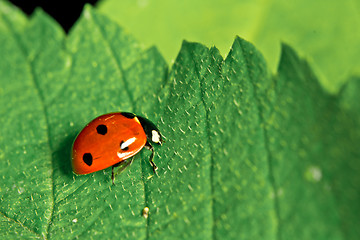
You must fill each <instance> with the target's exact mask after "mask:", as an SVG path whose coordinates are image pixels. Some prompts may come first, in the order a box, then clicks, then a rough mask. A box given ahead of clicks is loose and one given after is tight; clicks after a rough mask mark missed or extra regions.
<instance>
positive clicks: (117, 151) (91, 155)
mask: <svg viewBox="0 0 360 240" xmlns="http://www.w3.org/2000/svg"><path fill="white" fill-rule="evenodd" d="M150 143H156V144H159V145H161V143H162V136H161V134H160V132H159V130H158V129H157V127H156V126H155V125H154V124H153V123H152V122H151V121H149V120H148V119H146V118H143V117H140V116H137V115H135V114H133V113H128V112H117V113H109V114H105V115H102V116H100V117H97V118H95V119H94V120H92V121H91V122H90V123H89V124H88V125H86V126H85V128H84V129H83V130H82V131H81V132H80V133H79V135H78V136H77V137H76V139H75V141H74V144H73V148H72V167H73V171H74V172H75V173H76V174H88V173H92V172H96V171H99V170H102V169H105V168H108V167H110V166H112V172H111V179H112V182H113V183H114V178H115V176H114V168H115V167H117V166H119V171H118V173H120V172H121V171H123V170H124V169H125V168H126V167H127V166H129V165H130V164H131V162H132V157H133V156H134V155H135V154H136V153H138V152H139V151H140V150H141V149H142V148H143V147H145V148H146V149H149V150H151V156H150V159H149V161H150V164H151V166H152V168H153V170H154V173H156V170H157V166H156V165H155V163H154V162H153V158H154V148H153V147H152V145H151V144H150Z"/></svg>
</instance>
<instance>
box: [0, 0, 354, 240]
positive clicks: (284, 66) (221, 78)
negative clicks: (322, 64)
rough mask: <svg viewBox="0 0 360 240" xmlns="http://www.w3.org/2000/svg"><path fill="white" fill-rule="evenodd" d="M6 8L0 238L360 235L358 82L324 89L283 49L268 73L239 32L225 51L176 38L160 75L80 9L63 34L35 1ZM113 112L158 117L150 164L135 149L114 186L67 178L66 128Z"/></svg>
mask: <svg viewBox="0 0 360 240" xmlns="http://www.w3.org/2000/svg"><path fill="white" fill-rule="evenodd" d="M6 7H8V8H10V9H12V7H11V6H8V5H6ZM3 9H6V8H3ZM14 11H15V10H12V11H0V17H1V18H2V19H6V21H4V22H5V23H4V24H3V25H2V26H5V28H0V29H1V30H0V42H1V46H4V47H2V48H0V51H1V56H7V57H6V58H4V59H3V60H1V61H0V74H1V77H0V81H1V87H0V93H1V95H0V104H1V105H2V106H4V107H3V108H2V109H1V113H2V115H3V116H6V117H3V118H1V126H2V128H1V135H0V146H1V148H0V164H1V165H0V166H1V168H0V169H1V170H0V173H1V177H2V181H1V183H0V198H1V203H0V211H1V213H0V217H1V221H0V234H1V236H2V237H3V238H5V239H14V238H33V239H36V238H40V239H41V238H42V239H57V238H59V236H61V238H62V239H72V238H90V239H96V238H98V237H99V236H101V237H103V238H110V237H111V238H114V237H115V238H126V239H169V238H171V239H309V238H315V239H356V236H358V235H359V232H358V230H357V227H356V226H357V225H358V224H359V220H358V217H357V216H358V213H359V210H360V209H359V207H358V204H357V202H358V200H359V199H360V196H359V195H360V194H359V191H358V188H357V186H358V184H359V182H360V179H359V177H358V174H357V173H358V170H359V163H358V159H359V154H360V153H359V150H358V147H357V144H356V143H358V142H359V139H360V132H359V130H358V129H360V128H359V125H360V114H359V113H360V112H359V110H360V107H359V104H358V102H357V97H356V96H357V95H356V94H357V92H358V90H359V87H360V86H359V80H358V79H351V80H349V82H348V84H347V85H344V87H343V89H342V91H341V92H340V93H339V95H336V96H335V95H331V94H329V93H327V92H326V91H324V90H323V89H322V88H321V86H320V84H319V82H318V80H317V79H316V77H315V75H314V74H313V72H312V70H311V68H310V67H309V66H308V64H307V63H306V62H305V61H303V60H301V59H300V58H299V57H298V56H297V54H296V53H295V52H294V51H293V50H292V49H291V48H290V47H289V46H287V45H284V46H283V47H282V49H283V50H282V57H281V62H280V65H279V68H278V74H277V75H275V76H272V75H271V74H270V73H269V72H268V69H267V65H266V62H265V60H264V58H263V57H262V55H261V54H260V52H259V51H258V50H257V49H256V48H255V47H254V46H253V45H252V44H250V43H249V42H247V41H245V40H242V39H240V38H236V39H235V41H234V43H233V46H232V48H231V51H230V52H229V54H228V56H227V58H226V59H223V58H222V56H221V55H220V53H219V51H218V50H217V49H216V48H210V49H209V48H207V47H205V46H204V45H202V44H198V43H191V42H184V43H183V45H182V47H181V51H180V52H179V55H178V57H177V59H176V61H175V62H174V65H173V66H172V67H171V70H170V71H169V70H168V66H167V64H166V62H165V60H164V59H163V58H162V56H161V54H159V52H158V51H157V49H156V48H150V49H147V50H143V49H142V48H140V47H139V44H138V43H137V42H136V41H135V40H134V39H133V38H132V37H131V36H130V35H128V34H126V33H125V32H124V31H123V30H122V29H121V28H119V27H118V26H117V25H116V24H115V23H114V22H112V21H110V20H108V19H107V18H105V17H104V16H102V15H100V14H98V13H96V11H94V10H93V9H92V8H91V7H86V8H85V10H84V13H83V15H82V17H81V19H80V20H79V22H78V23H77V25H76V26H75V27H74V28H73V30H72V31H71V33H70V34H69V36H67V37H66V36H65V35H64V33H63V32H62V30H61V29H60V27H59V26H58V25H57V24H56V23H55V22H54V21H53V20H52V19H50V18H49V17H48V16H47V15H46V14H44V13H43V12H42V11H40V10H38V11H37V12H36V13H35V14H34V16H32V18H31V19H30V20H26V21H25V23H24V25H23V27H22V28H15V27H13V24H16V23H17V20H13V19H21V18H22V16H19V17H14V16H12V17H9V16H8V14H10V13H11V14H13V12H14ZM15 12H16V11H15ZM17 14H21V13H18V12H17ZM3 29H5V30H3ZM114 111H129V112H135V113H137V114H140V115H143V116H145V117H148V118H149V119H151V120H152V121H153V122H154V123H155V124H156V125H157V126H158V127H159V129H160V130H161V132H162V133H163V135H164V136H165V138H166V141H165V143H164V144H163V146H161V147H157V148H156V155H155V162H156V163H157V165H158V167H159V171H158V175H153V174H152V170H151V167H150V165H149V163H148V161H147V159H148V157H149V155H150V154H149V152H148V151H145V150H144V151H142V152H141V153H140V154H139V155H137V156H136V157H135V161H134V163H133V164H132V165H131V167H129V168H128V169H127V170H126V171H125V172H124V173H122V174H121V175H119V176H118V177H117V178H116V185H114V186H113V185H112V184H111V179H110V174H111V169H105V170H103V171H99V172H96V173H92V174H89V175H84V176H75V175H74V174H73V173H72V170H71V164H70V151H71V146H72V142H73V140H74V138H75V137H76V134H77V133H78V132H79V131H80V130H81V129H82V127H83V126H84V125H86V123H88V122H89V121H90V120H92V119H93V118H95V117H96V116H98V115H101V114H104V113H107V112H114ZM144 207H149V209H150V213H149V218H147V219H145V218H143V217H142V210H143V208H144Z"/></svg>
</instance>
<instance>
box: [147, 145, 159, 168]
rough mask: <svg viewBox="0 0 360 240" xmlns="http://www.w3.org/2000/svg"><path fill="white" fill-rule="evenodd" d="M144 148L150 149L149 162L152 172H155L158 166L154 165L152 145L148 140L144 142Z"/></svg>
mask: <svg viewBox="0 0 360 240" xmlns="http://www.w3.org/2000/svg"><path fill="white" fill-rule="evenodd" d="M145 148H146V149H148V150H150V151H151V155H150V158H149V162H150V164H151V166H152V168H153V171H154V173H155V174H156V170H157V169H158V167H157V166H156V165H155V163H154V162H153V158H154V148H153V146H151V144H150V143H149V141H147V142H146V144H145Z"/></svg>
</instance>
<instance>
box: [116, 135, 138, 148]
mask: <svg viewBox="0 0 360 240" xmlns="http://www.w3.org/2000/svg"><path fill="white" fill-rule="evenodd" d="M135 140H136V137H132V138H129V139H128V140H126V141H125V142H123V143H121V144H120V149H121V150H124V149H126V148H127V147H129V146H130V145H131V144H132V143H134V142H135Z"/></svg>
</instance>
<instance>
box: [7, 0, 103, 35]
mask: <svg viewBox="0 0 360 240" xmlns="http://www.w3.org/2000/svg"><path fill="white" fill-rule="evenodd" d="M10 2H12V3H13V4H14V5H15V6H17V7H18V8H20V9H21V10H22V11H23V12H24V13H26V14H27V15H29V16H30V15H31V14H32V12H33V11H34V10H35V8H37V7H40V8H42V9H43V10H44V11H45V12H47V13H48V14H49V15H51V16H52V17H53V18H54V19H55V20H56V21H57V22H58V23H59V24H60V25H61V26H62V27H63V29H64V30H65V32H69V29H70V28H71V27H72V26H73V25H74V23H75V22H76V20H77V19H78V18H79V16H80V14H81V12H82V9H83V7H84V5H85V3H90V4H92V5H96V3H97V2H99V1H98V0H88V1H77V0H73V1H69V0H63V1H60V0H10Z"/></svg>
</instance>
